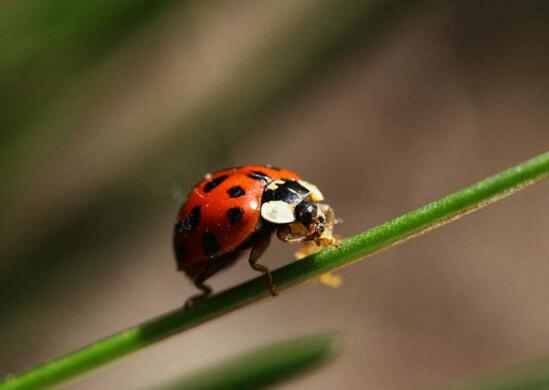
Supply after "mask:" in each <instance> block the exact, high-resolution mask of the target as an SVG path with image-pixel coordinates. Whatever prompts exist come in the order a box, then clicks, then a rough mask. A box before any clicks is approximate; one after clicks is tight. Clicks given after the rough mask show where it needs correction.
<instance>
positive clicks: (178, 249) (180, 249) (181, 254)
mask: <svg viewBox="0 0 549 390" xmlns="http://www.w3.org/2000/svg"><path fill="white" fill-rule="evenodd" d="M186 254H187V252H186V251H185V247H184V246H183V245H181V244H180V243H176V244H175V258H176V259H177V262H178V263H181V262H182V261H184V260H185V255H186Z"/></svg>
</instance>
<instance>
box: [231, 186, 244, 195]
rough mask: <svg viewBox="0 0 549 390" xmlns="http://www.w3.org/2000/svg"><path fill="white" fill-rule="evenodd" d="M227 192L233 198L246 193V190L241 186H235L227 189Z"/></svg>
mask: <svg viewBox="0 0 549 390" xmlns="http://www.w3.org/2000/svg"><path fill="white" fill-rule="evenodd" d="M227 194H229V196H230V197H231V198H238V197H239V196H242V195H245V194H246V191H244V188H242V187H240V186H234V187H231V188H229V189H228V190H227Z"/></svg>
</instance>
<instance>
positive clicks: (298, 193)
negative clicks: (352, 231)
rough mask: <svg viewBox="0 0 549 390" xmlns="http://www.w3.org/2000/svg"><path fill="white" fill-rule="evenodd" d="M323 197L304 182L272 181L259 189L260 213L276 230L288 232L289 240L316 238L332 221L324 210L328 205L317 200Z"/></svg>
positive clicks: (316, 189)
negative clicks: (260, 191)
mask: <svg viewBox="0 0 549 390" xmlns="http://www.w3.org/2000/svg"><path fill="white" fill-rule="evenodd" d="M323 199H324V197H323V196H322V193H321V192H320V190H319V189H318V188H317V187H316V186H315V185H313V184H311V183H308V182H306V181H303V180H275V181H273V182H271V183H269V185H268V186H267V187H266V189H265V191H264V192H263V196H262V204H261V216H262V217H263V219H264V220H266V221H268V222H270V223H273V224H275V225H278V227H279V232H280V231H284V232H288V233H287V235H290V236H291V240H292V241H293V240H295V241H303V240H315V241H316V240H318V239H319V238H320V237H321V236H322V234H323V233H324V231H325V230H326V227H327V225H328V226H331V225H330V224H333V223H332V222H331V221H328V218H327V217H326V213H325V212H326V210H327V209H329V206H327V205H324V204H321V203H318V202H319V201H322V200H323ZM279 237H280V234H279Z"/></svg>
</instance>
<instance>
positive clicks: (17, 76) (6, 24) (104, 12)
mask: <svg viewBox="0 0 549 390" xmlns="http://www.w3.org/2000/svg"><path fill="white" fill-rule="evenodd" d="M170 2H173V1H170V0H118V1H108V0H96V1H89V2H88V1H71V0H26V1H5V2H2V3H1V4H0V48H1V50H0V123H1V126H2V131H1V132H0V150H2V147H4V148H5V147H6V146H7V145H6V143H9V141H10V140H11V138H12V137H14V136H18V135H20V134H21V130H22V127H23V126H24V125H25V124H26V123H28V121H29V119H31V118H33V114H34V112H35V111H36V110H39V109H40V107H41V106H42V105H44V104H45V103H46V102H47V101H48V99H49V98H51V97H52V96H55V95H56V94H57V93H59V91H61V90H62V89H63V88H64V87H66V86H67V85H68V84H69V83H70V82H71V81H72V80H73V78H74V76H76V75H77V74H78V73H79V72H81V71H83V70H85V69H86V68H87V67H89V66H90V65H91V64H93V63H95V62H97V61H99V60H101V59H102V58H104V56H105V55H106V54H107V53H108V52H109V51H110V49H112V48H114V47H116V46H117V45H118V44H120V42H122V41H123V40H124V39H125V38H126V37H127V36H128V35H130V34H131V33H132V32H134V31H135V30H137V29H138V28H139V27H141V26H142V25H143V24H144V23H146V22H148V21H150V20H151V19H152V18H153V17H154V16H155V15H156V13H157V11H159V10H160V9H162V8H163V7H164V6H166V5H167V4H168V3H170Z"/></svg>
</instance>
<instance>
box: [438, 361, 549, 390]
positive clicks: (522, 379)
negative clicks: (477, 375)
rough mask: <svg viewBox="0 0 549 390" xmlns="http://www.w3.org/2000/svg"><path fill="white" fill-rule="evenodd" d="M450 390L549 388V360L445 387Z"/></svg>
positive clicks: (531, 389)
mask: <svg viewBox="0 0 549 390" xmlns="http://www.w3.org/2000/svg"><path fill="white" fill-rule="evenodd" d="M445 388H446V389H448V390H542V389H549V360H542V361H537V362H533V363H530V364H527V365H522V366H520V367H515V368H512V369H509V370H507V371H501V372H499V373H496V374H494V375H492V376H486V377H484V378H481V379H477V380H471V381H467V382H461V383H458V384H455V385H451V386H448V387H445Z"/></svg>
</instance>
